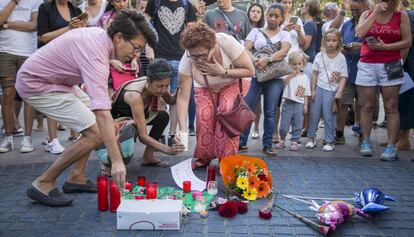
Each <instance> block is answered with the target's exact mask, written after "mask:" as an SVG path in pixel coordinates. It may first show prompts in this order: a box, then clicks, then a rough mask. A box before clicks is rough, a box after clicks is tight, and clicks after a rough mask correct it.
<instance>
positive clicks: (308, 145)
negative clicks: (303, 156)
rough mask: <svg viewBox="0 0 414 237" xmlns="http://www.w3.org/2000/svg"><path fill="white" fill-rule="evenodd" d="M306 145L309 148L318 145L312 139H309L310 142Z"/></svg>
mask: <svg viewBox="0 0 414 237" xmlns="http://www.w3.org/2000/svg"><path fill="white" fill-rule="evenodd" d="M305 147H306V148H308V149H313V148H315V147H316V144H315V143H314V142H312V141H308V143H306V145H305Z"/></svg>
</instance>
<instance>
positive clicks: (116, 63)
mask: <svg viewBox="0 0 414 237" xmlns="http://www.w3.org/2000/svg"><path fill="white" fill-rule="evenodd" d="M109 64H111V66H112V67H113V68H114V69H115V70H117V71H118V72H125V70H124V64H122V62H121V61H119V60H115V59H113V60H111V61H109Z"/></svg>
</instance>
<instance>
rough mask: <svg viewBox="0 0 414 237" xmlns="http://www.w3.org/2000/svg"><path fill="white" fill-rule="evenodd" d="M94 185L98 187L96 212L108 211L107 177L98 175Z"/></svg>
mask: <svg viewBox="0 0 414 237" xmlns="http://www.w3.org/2000/svg"><path fill="white" fill-rule="evenodd" d="M96 184H97V185H98V210H99V211H107V210H108V209H109V203H108V176H105V175H99V176H98V177H96Z"/></svg>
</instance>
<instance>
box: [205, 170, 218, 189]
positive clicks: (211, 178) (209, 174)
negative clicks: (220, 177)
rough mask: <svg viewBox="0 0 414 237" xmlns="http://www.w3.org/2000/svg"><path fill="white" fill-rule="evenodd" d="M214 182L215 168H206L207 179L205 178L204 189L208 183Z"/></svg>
mask: <svg viewBox="0 0 414 237" xmlns="http://www.w3.org/2000/svg"><path fill="white" fill-rule="evenodd" d="M215 180H216V167H215V166H214V165H208V166H207V177H206V188H207V184H208V181H215Z"/></svg>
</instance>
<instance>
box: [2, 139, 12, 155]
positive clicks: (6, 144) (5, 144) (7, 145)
mask: <svg viewBox="0 0 414 237" xmlns="http://www.w3.org/2000/svg"><path fill="white" fill-rule="evenodd" d="M11 150H13V136H8V137H5V138H4V139H3V141H2V142H1V143H0V153H6V152H9V151H11Z"/></svg>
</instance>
